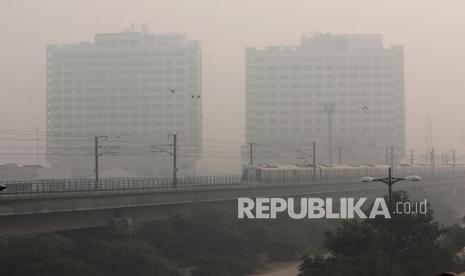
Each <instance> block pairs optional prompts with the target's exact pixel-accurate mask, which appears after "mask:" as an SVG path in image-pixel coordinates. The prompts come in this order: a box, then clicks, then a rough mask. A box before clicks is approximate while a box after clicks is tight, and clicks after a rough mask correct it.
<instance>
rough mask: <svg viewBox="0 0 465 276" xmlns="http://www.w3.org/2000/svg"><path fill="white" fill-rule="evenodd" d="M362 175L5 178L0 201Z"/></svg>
mask: <svg viewBox="0 0 465 276" xmlns="http://www.w3.org/2000/svg"><path fill="white" fill-rule="evenodd" d="M362 176H364V175H359V174H356V175H346V174H334V175H331V176H321V175H320V176H318V177H315V178H314V177H290V178H289V177H276V178H269V179H266V180H261V181H250V180H243V179H242V177H241V176H237V175H235V176H194V177H178V178H176V180H175V181H174V180H173V178H114V179H100V180H99V181H98V183H96V181H95V180H94V179H54V180H36V181H7V182H3V183H2V184H3V185H5V186H6V189H5V190H3V191H1V192H0V200H1V199H7V198H12V197H22V196H31V195H45V196H46V195H53V194H64V193H69V194H72V193H83V194H85V193H94V192H117V191H119V192H121V191H138V190H139V191H144V190H157V189H158V190H162V189H186V188H202V187H204V188H205V187H226V186H228V187H233V186H253V185H302V184H316V183H329V182H332V183H341V184H344V183H348V182H357V181H359V180H360V177H362ZM457 176H465V173H464V172H463V171H459V172H455V173H450V172H448V173H442V174H435V175H434V176H426V177H424V178H425V179H429V178H430V179H431V178H442V177H457Z"/></svg>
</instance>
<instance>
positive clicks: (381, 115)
mask: <svg viewBox="0 0 465 276" xmlns="http://www.w3.org/2000/svg"><path fill="white" fill-rule="evenodd" d="M245 59H246V61H245V64H246V129H247V142H248V143H257V145H255V146H254V156H256V158H255V161H256V162H257V163H311V162H312V150H311V142H312V141H316V144H317V146H316V148H317V150H316V152H317V153H316V156H317V162H318V163H330V162H331V161H332V163H337V162H339V153H340V155H341V161H342V162H343V163H375V162H376V163H384V162H385V161H386V148H390V147H391V146H392V147H393V148H394V154H395V157H394V158H395V159H398V158H400V157H402V156H403V155H404V153H405V118H404V116H405V108H404V65H403V60H404V59H403V48H402V47H401V46H391V47H390V48H384V46H383V41H382V36H381V35H377V34H357V35H336V34H314V35H313V36H309V37H306V36H304V37H303V38H302V40H301V44H300V45H298V46H272V47H266V49H264V50H260V49H256V48H247V49H246V57H245ZM247 148H248V147H247ZM247 155H248V153H247ZM330 159H332V160H330Z"/></svg>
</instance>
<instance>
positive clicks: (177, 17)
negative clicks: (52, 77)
mask: <svg viewBox="0 0 465 276" xmlns="http://www.w3.org/2000/svg"><path fill="white" fill-rule="evenodd" d="M464 14H465V1H463V0H447V1H444V0H389V1H388V0H383V1H380V0H288V1H282V0H281V1H279V0H197V1H193V0H166V1H165V0H40V1H39V0H30V1H27V0H0V26H1V30H2V32H1V34H2V40H1V43H0V61H1V62H0V118H1V120H0V131H2V130H33V129H34V128H35V127H39V128H41V131H44V129H45V86H46V84H45V74H46V72H45V48H46V44H47V43H72V42H80V41H93V36H94V34H95V33H99V32H120V31H122V30H123V29H125V28H127V27H128V26H129V24H130V23H135V24H141V23H144V22H146V23H148V26H149V32H160V33H165V32H183V33H186V34H187V35H188V38H190V39H197V40H200V41H201V45H202V63H203V99H202V100H203V108H204V109H203V117H204V118H203V120H204V124H203V126H204V131H203V132H204V136H205V137H207V138H208V139H210V138H225V139H229V140H243V138H244V136H243V135H244V132H245V130H244V47H246V46H256V47H259V48H262V47H264V46H266V45H292V44H294V45H295V44H298V43H299V41H300V38H301V36H302V35H303V34H309V33H313V32H334V33H381V34H382V35H383V37H384V43H385V46H389V45H391V44H403V45H404V47H405V77H406V87H405V93H406V109H407V110H406V119H407V142H408V148H414V149H418V150H422V149H423V148H424V147H425V136H426V116H427V110H428V106H430V109H431V113H432V116H433V117H434V122H433V125H434V134H433V135H434V146H435V147H436V148H438V149H443V150H447V149H450V148H452V147H454V148H456V149H458V150H460V151H461V152H459V153H458V154H459V155H463V154H465V144H464V143H465V138H464V137H465V126H464V125H463V124H462V119H463V118H464V117H465V116H463V115H462V114H463V109H464V108H463V106H464V104H465V96H464V93H465V16H464ZM9 143H10V142H9V141H0V163H2V162H7V161H14V162H26V163H27V162H28V161H31V162H32V160H34V156H5V155H2V154H1V153H2V152H8V151H10V152H11V151H12V150H10V149H9V148H8V147H7V145H9ZM41 143H42V142H41ZM23 144H24V143H23ZM28 146H33V145H28ZM41 151H43V150H41Z"/></svg>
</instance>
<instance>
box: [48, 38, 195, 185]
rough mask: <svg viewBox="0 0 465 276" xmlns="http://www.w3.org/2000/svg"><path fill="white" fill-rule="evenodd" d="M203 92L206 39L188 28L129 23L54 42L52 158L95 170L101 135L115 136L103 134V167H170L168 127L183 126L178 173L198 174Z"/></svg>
mask: <svg viewBox="0 0 465 276" xmlns="http://www.w3.org/2000/svg"><path fill="white" fill-rule="evenodd" d="M201 94H202V87H201V50H200V45H199V42H198V41H193V40H187V39H186V36H185V35H184V34H152V33H146V32H144V31H143V32H134V31H126V32H122V33H105V34H96V35H95V42H94V43H90V42H82V43H75V44H60V45H48V47H47V160H48V161H49V162H50V163H51V164H52V166H53V167H70V168H72V172H73V176H75V177H88V176H91V175H93V173H94V171H93V166H94V151H95V149H94V137H95V136H108V140H106V139H105V138H101V139H99V144H100V146H101V147H100V148H99V149H98V151H99V154H102V156H101V157H100V159H99V160H100V162H99V163H100V170H99V171H104V170H106V169H111V168H121V169H124V170H126V171H128V172H130V173H132V174H134V175H138V176H147V177H148V176H161V175H169V174H171V169H172V168H171V166H172V162H171V158H172V156H171V155H170V154H169V153H170V152H172V146H171V144H172V143H173V139H172V137H171V139H170V140H168V134H173V133H176V134H177V138H178V139H177V140H178V174H179V175H190V174H193V173H194V172H195V163H196V160H197V159H198V157H199V154H200V152H201V141H202V124H201V116H202V113H201V110H202V108H201V100H202V99H201ZM113 147H115V148H113ZM106 151H108V153H105V154H104V152H106Z"/></svg>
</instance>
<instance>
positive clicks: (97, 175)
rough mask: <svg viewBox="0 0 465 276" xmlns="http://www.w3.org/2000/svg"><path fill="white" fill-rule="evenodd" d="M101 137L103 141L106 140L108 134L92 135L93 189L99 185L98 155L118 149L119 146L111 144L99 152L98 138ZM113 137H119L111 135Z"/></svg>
mask: <svg viewBox="0 0 465 276" xmlns="http://www.w3.org/2000/svg"><path fill="white" fill-rule="evenodd" d="M101 138H103V139H105V141H108V136H95V137H94V139H95V140H94V146H95V149H94V150H95V168H94V171H95V185H94V187H95V189H97V188H98V185H99V157H100V156H102V155H104V154H105V153H111V151H112V150H114V149H119V146H111V147H107V148H108V149H107V150H106V151H104V152H99V148H100V146H99V140H100V139H101ZM113 138H119V137H113Z"/></svg>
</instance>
